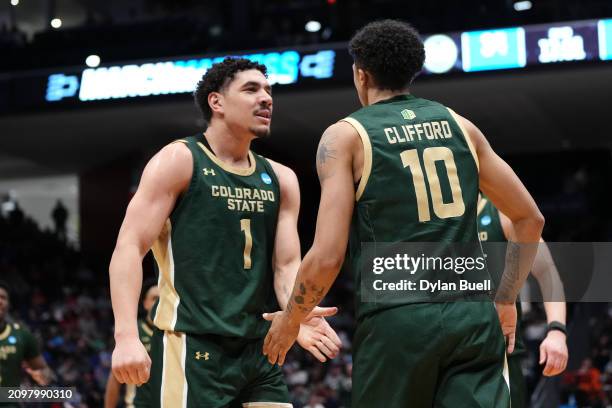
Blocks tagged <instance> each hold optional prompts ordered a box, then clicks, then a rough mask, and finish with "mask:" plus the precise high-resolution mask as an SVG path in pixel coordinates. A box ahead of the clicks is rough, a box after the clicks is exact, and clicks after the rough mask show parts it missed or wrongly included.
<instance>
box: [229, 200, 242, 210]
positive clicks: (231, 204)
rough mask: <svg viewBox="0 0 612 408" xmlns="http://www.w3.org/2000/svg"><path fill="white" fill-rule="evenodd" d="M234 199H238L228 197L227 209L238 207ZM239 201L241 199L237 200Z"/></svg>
mask: <svg viewBox="0 0 612 408" xmlns="http://www.w3.org/2000/svg"><path fill="white" fill-rule="evenodd" d="M234 201H236V200H233V199H231V198H228V199H227V209H228V210H234V209H236V206H235V203H234ZM237 201H240V200H237Z"/></svg>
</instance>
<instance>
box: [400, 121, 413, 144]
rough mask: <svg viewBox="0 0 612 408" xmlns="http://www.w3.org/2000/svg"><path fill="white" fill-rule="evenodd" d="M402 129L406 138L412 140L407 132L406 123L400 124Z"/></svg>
mask: <svg viewBox="0 0 612 408" xmlns="http://www.w3.org/2000/svg"><path fill="white" fill-rule="evenodd" d="M402 130H403V131H404V136H406V140H407V141H410V142H412V138H411V137H410V135H409V134H408V129H406V125H402Z"/></svg>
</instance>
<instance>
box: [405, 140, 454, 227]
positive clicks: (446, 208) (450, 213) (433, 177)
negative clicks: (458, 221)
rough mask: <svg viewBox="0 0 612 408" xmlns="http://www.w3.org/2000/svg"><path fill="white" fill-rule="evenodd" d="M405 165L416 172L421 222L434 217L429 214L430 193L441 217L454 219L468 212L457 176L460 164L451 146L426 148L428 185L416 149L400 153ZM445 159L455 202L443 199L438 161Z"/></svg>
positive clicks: (415, 186) (415, 179)
mask: <svg viewBox="0 0 612 408" xmlns="http://www.w3.org/2000/svg"><path fill="white" fill-rule="evenodd" d="M400 157H401V158H402V164H403V165H404V167H408V168H410V172H411V173H412V182H413V183H414V192H415V194H416V199H417V211H418V214H419V221H420V222H426V221H429V220H431V215H430V213H429V195H431V201H432V204H433V210H434V213H435V214H436V216H437V217H438V218H450V217H458V216H460V215H463V213H464V212H465V204H464V202H463V196H462V194H461V184H460V183H459V177H458V176H457V165H456V164H455V159H454V157H453V152H452V150H451V149H449V148H448V147H428V148H426V149H424V150H423V164H424V165H425V173H427V181H428V183H427V184H428V185H429V194H428V191H427V190H428V188H427V187H426V186H425V176H424V175H423V168H422V167H421V162H420V160H419V154H418V152H417V150H416V149H410V150H404V151H403V152H402V153H400ZM437 161H442V162H444V167H445V168H446V174H447V176H448V181H449V184H450V187H451V191H452V196H453V201H452V202H450V203H445V202H443V201H442V187H440V179H439V178H438V172H437V171H436V162H437Z"/></svg>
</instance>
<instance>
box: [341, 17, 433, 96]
mask: <svg viewBox="0 0 612 408" xmlns="http://www.w3.org/2000/svg"><path fill="white" fill-rule="evenodd" d="M349 53H350V54H351V56H352V57H353V61H354V63H355V66H356V67H357V68H361V69H363V70H364V71H367V72H368V73H369V74H370V75H372V77H373V79H374V82H375V85H376V87H377V88H379V89H389V90H392V91H397V90H401V89H405V88H406V87H407V86H408V85H410V83H411V82H412V80H413V79H414V78H415V77H416V76H417V74H418V73H419V72H421V69H423V63H424V62H425V47H424V46H423V41H421V37H420V36H419V33H418V31H417V30H416V29H415V28H414V27H412V26H411V25H410V24H408V23H406V22H403V21H399V20H380V21H375V22H372V23H369V24H367V25H365V26H364V27H362V28H361V29H360V30H359V31H357V32H356V33H355V35H353V38H351V41H350V42H349Z"/></svg>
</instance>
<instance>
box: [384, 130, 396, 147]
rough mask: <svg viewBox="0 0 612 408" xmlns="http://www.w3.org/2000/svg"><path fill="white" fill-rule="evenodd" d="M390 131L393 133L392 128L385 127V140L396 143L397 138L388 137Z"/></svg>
mask: <svg viewBox="0 0 612 408" xmlns="http://www.w3.org/2000/svg"><path fill="white" fill-rule="evenodd" d="M391 133H393V129H391V128H385V136H387V140H388V141H389V143H391V144H395V143H397V140H396V139H395V138H391V137H389V134H391Z"/></svg>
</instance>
